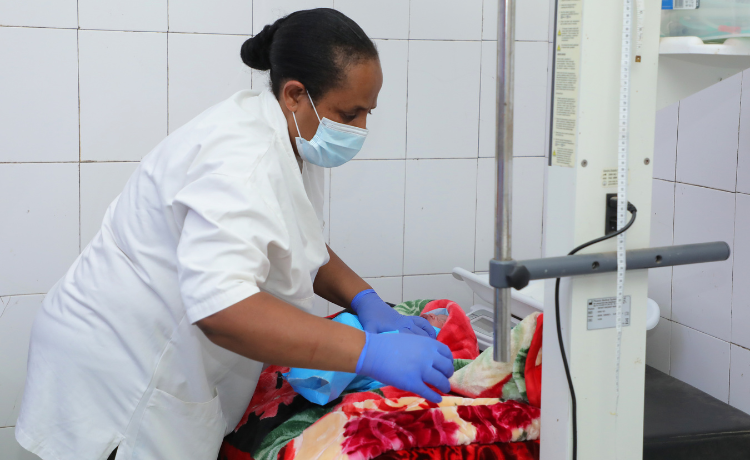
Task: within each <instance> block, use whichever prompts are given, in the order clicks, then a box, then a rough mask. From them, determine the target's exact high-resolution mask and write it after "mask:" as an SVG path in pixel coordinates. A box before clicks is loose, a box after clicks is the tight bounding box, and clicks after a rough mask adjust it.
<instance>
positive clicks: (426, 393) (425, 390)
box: [402, 382, 443, 404]
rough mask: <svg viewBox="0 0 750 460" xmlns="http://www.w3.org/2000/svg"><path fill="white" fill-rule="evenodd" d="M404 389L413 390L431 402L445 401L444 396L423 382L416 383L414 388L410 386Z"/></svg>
mask: <svg viewBox="0 0 750 460" xmlns="http://www.w3.org/2000/svg"><path fill="white" fill-rule="evenodd" d="M402 389H404V390H406V391H411V392H412V393H416V394H418V395H419V396H421V397H423V398H424V399H426V400H428V401H430V402H434V403H435V404H439V403H441V402H442V401H443V397H442V396H440V395H439V394H437V393H436V392H434V391H433V390H432V389H430V387H428V386H427V385H425V384H424V383H422V382H418V383H415V384H414V387H413V388H409V389H406V388H402Z"/></svg>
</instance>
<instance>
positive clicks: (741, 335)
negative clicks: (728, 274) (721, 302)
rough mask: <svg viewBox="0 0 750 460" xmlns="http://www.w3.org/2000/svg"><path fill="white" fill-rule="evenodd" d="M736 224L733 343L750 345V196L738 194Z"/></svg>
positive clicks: (744, 345)
mask: <svg viewBox="0 0 750 460" xmlns="http://www.w3.org/2000/svg"><path fill="white" fill-rule="evenodd" d="M734 225H735V227H734V273H733V276H734V282H733V293H732V343H736V344H737V345H741V346H743V347H750V283H748V282H747V280H749V279H750V196H748V195H744V194H742V193H738V194H737V210H736V214H735V220H734Z"/></svg>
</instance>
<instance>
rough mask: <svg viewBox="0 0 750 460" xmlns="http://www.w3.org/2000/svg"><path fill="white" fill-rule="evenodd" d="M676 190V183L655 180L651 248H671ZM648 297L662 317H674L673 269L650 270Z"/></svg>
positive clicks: (653, 185) (652, 202) (652, 203)
mask: <svg viewBox="0 0 750 460" xmlns="http://www.w3.org/2000/svg"><path fill="white" fill-rule="evenodd" d="M674 189H675V184H674V182H667V181H662V180H658V179H654V180H653V184H652V189H651V190H652V192H651V193H652V201H651V247H657V246H671V245H672V242H673V240H674V239H673V228H674ZM648 296H649V297H650V298H652V299H653V300H654V301H656V303H657V304H659V309H660V310H661V316H662V317H664V318H671V317H672V267H662V268H652V269H650V270H649V272H648Z"/></svg>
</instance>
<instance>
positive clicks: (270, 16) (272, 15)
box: [247, 0, 333, 35]
mask: <svg viewBox="0 0 750 460" xmlns="http://www.w3.org/2000/svg"><path fill="white" fill-rule="evenodd" d="M247 3H250V2H247ZM252 4H253V32H252V33H253V35H257V34H258V33H259V32H260V31H261V30H263V27H264V26H266V25H267V24H271V23H273V22H274V21H276V20H277V19H278V18H280V17H282V16H286V15H287V14H289V13H293V12H295V11H299V10H309V9H311V8H333V0H283V1H279V0H253V2H252Z"/></svg>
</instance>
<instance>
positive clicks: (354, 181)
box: [331, 161, 406, 277]
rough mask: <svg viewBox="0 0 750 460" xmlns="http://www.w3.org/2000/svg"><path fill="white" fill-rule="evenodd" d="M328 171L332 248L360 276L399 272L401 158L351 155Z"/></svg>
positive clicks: (401, 211)
mask: <svg viewBox="0 0 750 460" xmlns="http://www.w3.org/2000/svg"><path fill="white" fill-rule="evenodd" d="M331 172H332V176H331V248H332V249H333V250H334V251H336V254H338V255H339V256H340V257H341V258H342V260H344V261H345V262H346V263H347V264H348V265H349V266H350V267H351V268H352V269H353V270H354V271H356V272H357V273H358V274H359V275H360V276H369V277H374V276H401V274H402V269H403V267H402V263H403V259H404V257H403V250H404V245H403V241H404V179H405V177H404V176H405V174H406V171H405V164H404V162H403V161H352V162H350V163H348V164H345V165H344V166H341V167H339V168H335V169H334V170H333V171H331Z"/></svg>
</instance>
